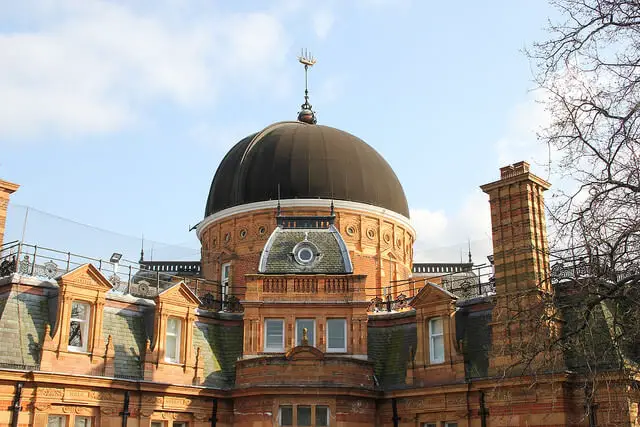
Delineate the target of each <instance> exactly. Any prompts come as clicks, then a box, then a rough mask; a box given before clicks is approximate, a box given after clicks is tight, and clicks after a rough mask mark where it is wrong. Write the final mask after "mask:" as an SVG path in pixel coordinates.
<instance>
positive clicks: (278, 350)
mask: <svg viewBox="0 0 640 427" xmlns="http://www.w3.org/2000/svg"><path fill="white" fill-rule="evenodd" d="M271 322H273V323H276V322H278V323H280V326H281V331H282V345H281V346H280V347H267V342H268V341H267V331H268V327H267V324H268V323H271ZM264 352H265V353H282V352H284V319H274V318H271V319H264Z"/></svg>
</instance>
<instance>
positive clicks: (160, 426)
mask: <svg viewBox="0 0 640 427" xmlns="http://www.w3.org/2000/svg"><path fill="white" fill-rule="evenodd" d="M151 427H164V422H163V421H151Z"/></svg>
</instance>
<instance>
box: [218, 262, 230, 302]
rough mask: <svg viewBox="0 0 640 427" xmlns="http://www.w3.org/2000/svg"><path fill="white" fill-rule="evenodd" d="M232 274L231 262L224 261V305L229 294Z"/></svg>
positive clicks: (222, 295) (221, 278) (222, 269)
mask: <svg viewBox="0 0 640 427" xmlns="http://www.w3.org/2000/svg"><path fill="white" fill-rule="evenodd" d="M230 276H231V263H230V262H224V263H222V264H221V265H220V299H221V300H222V305H223V306H224V304H225V303H226V301H227V296H228V295H229V277H230Z"/></svg>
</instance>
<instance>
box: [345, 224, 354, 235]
mask: <svg viewBox="0 0 640 427" xmlns="http://www.w3.org/2000/svg"><path fill="white" fill-rule="evenodd" d="M346 232H347V235H349V236H353V235H354V234H356V226H355V225H353V224H351V225H348V226H347V229H346Z"/></svg>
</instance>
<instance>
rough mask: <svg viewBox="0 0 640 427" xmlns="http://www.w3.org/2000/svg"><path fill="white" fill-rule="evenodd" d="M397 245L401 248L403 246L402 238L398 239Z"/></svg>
mask: <svg viewBox="0 0 640 427" xmlns="http://www.w3.org/2000/svg"><path fill="white" fill-rule="evenodd" d="M396 246H397V247H399V248H401V247H402V240H401V239H398V240H396Z"/></svg>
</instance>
